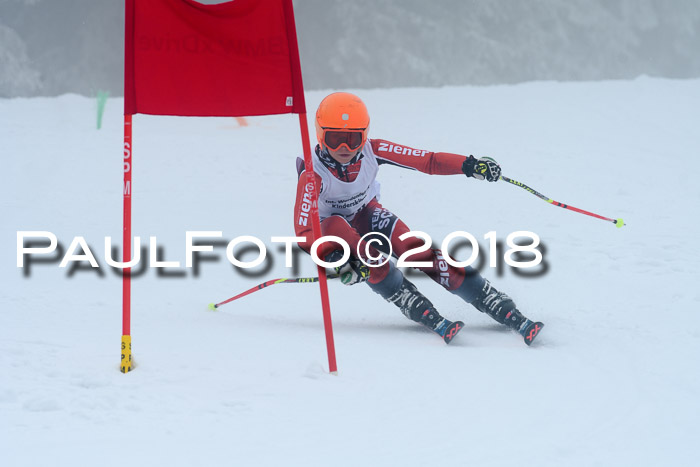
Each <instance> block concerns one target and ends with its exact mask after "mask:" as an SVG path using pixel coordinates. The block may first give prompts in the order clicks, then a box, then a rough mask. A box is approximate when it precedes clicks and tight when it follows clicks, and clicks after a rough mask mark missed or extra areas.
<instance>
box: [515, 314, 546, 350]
mask: <svg viewBox="0 0 700 467" xmlns="http://www.w3.org/2000/svg"><path fill="white" fill-rule="evenodd" d="M543 327H544V323H542V322H540V321H536V322H535V321H530V320H527V322H525V325H524V326H523V327H522V328H521V329H520V335H522V336H523V340H524V341H525V343H526V344H527V345H531V344H532V342H533V341H534V340H535V338H536V337H537V335H538V334H539V333H540V331H541V330H542V328H543Z"/></svg>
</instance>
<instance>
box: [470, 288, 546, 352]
mask: <svg viewBox="0 0 700 467" xmlns="http://www.w3.org/2000/svg"><path fill="white" fill-rule="evenodd" d="M472 305H474V306H475V307H476V309H477V310H479V311H481V312H482V313H486V314H487V315H489V316H490V317H491V318H493V319H495V320H496V321H498V322H499V323H501V324H505V325H506V326H507V327H508V328H510V329H513V330H514V331H518V332H519V333H520V335H521V336H523V339H524V340H525V343H526V344H527V345H530V344H532V342H533V341H534V340H535V337H537V335H538V334H539V332H540V331H541V330H542V328H543V327H544V324H543V323H541V322H539V321H537V322H534V321H531V320H529V319H527V318H526V317H525V316H523V314H522V313H520V311H519V310H518V309H517V308H516V306H515V303H513V300H512V299H511V298H510V297H509V296H508V295H506V294H504V293H503V292H499V291H498V290H496V288H495V287H494V286H492V285H491V283H490V282H489V281H487V280H485V279H484V287H483V289H481V292H480V293H479V295H478V296H477V298H476V300H474V302H473V303H472Z"/></svg>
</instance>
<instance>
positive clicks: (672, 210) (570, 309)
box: [0, 78, 700, 466]
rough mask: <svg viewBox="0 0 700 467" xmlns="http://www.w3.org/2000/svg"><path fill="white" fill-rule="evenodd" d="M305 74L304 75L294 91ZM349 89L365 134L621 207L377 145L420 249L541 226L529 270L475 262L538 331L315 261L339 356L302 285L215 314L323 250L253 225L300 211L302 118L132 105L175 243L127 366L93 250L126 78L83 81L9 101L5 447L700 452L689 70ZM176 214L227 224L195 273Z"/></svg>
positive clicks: (290, 452) (698, 117)
mask: <svg viewBox="0 0 700 467" xmlns="http://www.w3.org/2000/svg"><path fill="white" fill-rule="evenodd" d="M324 95H325V93H322V92H313V93H309V94H308V95H307V106H308V109H309V110H310V115H313V112H314V110H315V108H316V106H317V105H318V103H319V101H320V100H321V99H322V98H323V96H324ZM360 95H361V97H362V98H363V99H365V101H366V103H367V105H368V107H369V109H370V112H371V116H372V128H371V135H372V136H374V137H378V138H384V139H388V140H392V141H395V142H397V143H400V144H401V143H402V144H406V145H410V146H414V147H419V148H424V149H429V150H437V151H449V152H457V153H462V154H475V155H479V156H484V155H488V156H491V157H494V158H495V159H496V160H498V161H499V162H500V164H501V165H502V167H503V172H504V174H505V175H507V176H509V177H511V178H514V179H516V180H519V181H521V182H523V183H526V184H528V185H530V186H532V187H533V188H534V189H536V190H538V191H540V192H542V193H543V194H545V195H547V196H549V197H551V198H554V199H555V200H557V201H561V202H564V203H570V204H572V205H573V206H576V207H580V208H583V209H587V210H591V211H594V212H598V213H600V214H602V215H605V216H607V217H621V218H623V219H624V220H625V222H626V223H627V225H626V226H625V227H623V228H621V229H617V228H615V226H614V225H613V224H611V223H607V222H604V221H601V220H598V219H594V218H592V217H588V216H584V215H581V214H576V213H573V212H571V211H567V210H564V209H561V208H558V207H554V206H551V205H549V204H547V203H544V202H543V201H541V200H539V199H538V198H537V197H535V196H533V195H531V194H529V193H527V192H526V191H525V190H522V189H520V188H517V187H514V186H512V185H509V184H506V183H504V182H500V183H487V182H480V181H477V180H473V179H467V178H465V177H462V176H449V177H439V176H428V175H425V174H421V173H416V172H410V171H407V170H403V169H400V168H397V167H386V166H383V167H381V169H380V174H379V179H380V182H381V184H382V203H383V204H384V205H385V206H386V207H388V208H389V209H391V210H392V211H394V212H395V213H396V214H398V215H399V216H400V217H401V218H402V219H403V220H404V221H405V222H406V223H407V224H408V225H409V227H411V228H412V229H414V230H422V231H425V232H427V233H429V234H430V235H431V236H432V238H433V239H434V240H435V242H436V244H437V245H439V243H440V242H441V241H442V239H443V238H444V237H445V236H446V235H447V234H448V233H450V232H453V231H455V230H464V231H468V232H470V233H472V234H473V235H475V236H476V237H477V239H480V244H481V246H482V252H481V255H482V256H483V257H484V258H485V259H488V258H487V255H488V253H489V250H488V242H487V241H485V240H483V236H484V235H485V234H486V233H487V232H489V231H496V232H497V237H498V239H499V240H501V241H505V238H506V237H507V235H508V234H509V233H511V232H514V231H519V230H529V231H532V232H535V233H537V234H538V235H539V236H540V237H541V239H542V243H543V244H544V246H545V247H546V249H545V253H544V259H545V261H546V263H547V265H548V268H547V270H546V272H545V273H544V274H539V275H536V276H535V277H530V278H526V277H522V276H521V275H517V274H515V273H514V272H513V270H512V269H510V268H508V267H506V268H503V270H502V271H501V274H500V275H499V271H498V270H497V269H495V268H490V267H488V266H485V267H483V268H482V273H483V274H484V276H486V277H487V278H489V279H491V280H492V282H493V283H494V284H495V285H496V286H497V287H498V288H500V289H502V290H504V291H506V292H507V293H508V294H509V295H511V296H512V297H513V298H514V299H515V301H516V303H517V304H518V305H519V307H520V309H521V310H522V311H523V312H524V313H525V314H526V315H528V316H529V317H531V318H534V319H538V320H542V321H544V322H545V323H546V325H547V326H546V328H545V329H544V331H543V332H542V333H541V335H540V337H539V341H538V342H537V343H536V345H533V346H532V347H527V346H525V345H524V344H523V342H522V339H521V338H520V336H518V335H516V334H513V333H511V332H509V331H506V330H504V329H503V328H502V327H501V326H500V325H498V324H496V323H495V322H494V321H492V320H491V319H490V318H489V317H487V316H485V315H483V314H481V313H479V312H478V311H476V310H474V309H473V308H472V307H471V306H469V305H466V304H464V303H463V302H461V301H460V300H459V299H458V298H456V297H455V296H452V295H451V294H449V293H447V292H445V291H444V290H442V289H441V287H440V286H438V285H437V284H435V283H433V282H432V281H430V280H429V279H423V278H420V277H417V276H412V277H413V280H414V281H415V283H416V284H417V285H418V286H419V288H420V289H421V290H422V291H423V292H424V293H425V294H426V295H427V296H428V297H429V298H430V299H431V300H432V301H433V302H434V303H435V305H436V307H437V308H438V310H440V312H441V313H442V314H444V315H445V316H447V317H449V318H452V319H462V320H464V321H465V323H466V328H465V330H464V331H463V332H462V333H461V334H460V335H459V336H458V337H457V338H456V339H455V340H454V341H453V343H452V344H450V345H449V346H446V345H445V344H444V343H443V342H442V341H441V339H440V338H438V337H437V336H435V335H434V334H432V333H430V332H428V331H426V330H424V329H422V328H421V327H420V326H418V325H416V324H415V323H412V322H410V321H408V320H407V319H406V318H404V317H403V316H402V315H401V314H400V312H399V311H398V310H397V309H396V308H395V307H394V306H393V305H391V304H388V303H386V302H385V301H383V300H382V299H380V298H379V296H377V295H375V294H374V293H372V291H371V290H370V289H369V288H368V287H366V286H365V285H356V286H353V287H345V286H343V285H341V284H339V283H336V282H331V283H330V285H329V287H330V295H331V307H332V313H333V325H334V330H335V343H336V351H337V356H338V367H339V374H338V375H337V376H334V375H330V374H328V361H327V357H326V348H325V339H324V332H323V324H322V317H321V308H320V300H319V292H318V290H319V289H318V285H317V284H291V285H275V286H273V287H269V288H266V289H264V290H260V291H258V292H256V293H254V294H252V295H249V296H247V297H245V298H243V299H240V300H238V301H236V302H233V303H230V304H228V305H225V306H223V307H221V309H220V310H219V311H217V312H210V311H207V304H208V303H210V302H216V301H221V300H224V299H226V298H228V297H230V296H233V295H235V294H237V293H239V292H241V291H243V290H246V289H248V288H250V287H252V286H254V285H256V284H257V283H260V282H262V281H265V280H268V279H273V278H277V277H290V276H308V275H314V274H315V267H314V265H313V264H312V263H311V260H310V259H309V258H308V257H307V256H305V255H299V257H298V259H297V264H298V265H299V267H298V268H297V270H294V271H292V270H290V269H288V268H285V266H284V254H283V253H282V252H281V251H280V250H279V245H275V244H272V243H271V242H270V238H271V237H272V236H283V235H293V222H294V220H293V217H292V208H293V204H294V193H295V186H296V171H295V167H294V161H295V158H296V157H297V156H298V155H301V143H300V137H299V130H298V121H297V117H296V116H292V115H284V116H272V117H260V118H251V119H248V123H249V125H248V126H245V127H243V126H240V125H238V124H237V123H236V121H235V120H234V119H206V118H175V117H152V116H142V115H138V116H136V117H135V118H134V150H133V170H134V172H133V203H134V217H133V219H134V221H133V225H134V235H138V236H140V237H141V239H142V241H143V243H144V244H146V245H147V244H148V237H150V236H156V237H157V239H158V246H159V247H161V248H162V251H161V254H160V256H159V259H161V260H167V261H179V262H180V264H181V266H180V267H179V268H167V269H165V270H164V272H165V275H166V276H167V277H164V276H163V275H159V274H158V272H157V271H156V269H153V268H148V267H146V268H145V270H144V272H143V274H141V275H140V276H138V277H137V278H135V279H134V281H133V307H132V308H133V319H132V336H133V349H134V358H135V361H136V365H137V366H136V368H135V370H134V371H132V372H131V373H129V374H126V375H124V374H122V373H120V372H119V371H118V370H117V368H118V364H119V355H120V351H119V343H120V336H121V281H120V278H119V276H118V275H116V274H114V272H113V271H112V270H110V269H109V268H108V267H107V264H106V261H105V258H104V253H105V251H104V249H105V246H104V242H105V237H107V236H111V237H112V239H113V242H114V244H115V245H116V246H118V247H120V245H121V232H122V176H123V174H122V149H121V148H122V118H121V110H122V101H121V100H119V99H113V100H110V101H109V102H108V103H107V110H106V114H105V118H104V126H103V128H102V129H101V130H99V131H98V130H96V128H95V114H96V103H95V102H94V101H93V100H90V99H87V98H83V97H78V96H74V95H66V96H61V97H58V98H34V99H11V100H0V120H1V122H0V142H1V143H0V153H1V154H2V166H3V169H4V171H3V175H4V176H3V183H2V184H0V190H2V192H1V194H2V196H1V197H0V209H1V214H2V232H1V237H0V240H2V246H1V248H0V252H1V254H2V257H1V258H0V260H1V264H2V269H1V272H0V274H1V275H0V279H1V280H2V287H1V289H0V299H1V311H0V375H1V376H0V451H1V452H2V453H3V461H2V463H3V465H7V466H25V465H28V466H43V465H101V466H109V465H129V466H131V465H133V466H137V465H138V466H140V465H169V466H185V465H304V466H306V465H342V466H356V465H402V466H413V465H441V464H449V465H474V466H476V465H478V466H502V465H527V464H531V463H532V464H536V465H538V466H562V465H566V466H591V465H616V466H618V465H635V466H661V465H674V466H689V465H695V463H694V460H695V458H696V454H695V453H694V445H695V444H696V443H697V439H698V435H699V433H698V431H699V430H698V424H697V420H698V418H699V417H700V409H699V402H698V401H699V400H700V397H699V396H700V382H699V381H698V356H699V355H700V317H699V316H700V315H699V313H698V308H699V307H700V291H699V290H698V284H699V283H700V281H699V279H700V274H699V273H698V266H697V265H698V261H699V260H700V254H699V250H698V246H697V238H698V228H699V227H700V222H699V221H698V205H699V203H700V188H699V187H700V185H699V184H698V181H697V177H698V174H699V172H700V157H698V154H700V138H699V137H698V122H700V81H698V80H692V81H672V80H662V79H648V78H641V79H637V80H635V81H621V82H599V83H570V84H564V83H555V82H537V83H530V84H523V85H517V86H493V87H459V88H442V89H394V90H381V91H379V90H377V91H362V92H361V93H360ZM312 140H313V136H312ZM19 230H40V231H44V230H46V231H51V232H53V233H55V234H56V235H57V237H58V241H59V243H60V244H61V246H62V247H63V249H64V251H65V250H66V249H67V248H68V247H69V245H70V243H71V241H72V239H73V237H75V236H83V237H85V240H86V242H87V243H88V244H89V246H90V249H91V251H92V253H93V254H94V255H95V257H96V260H97V261H98V263H99V264H100V268H99V269H92V268H89V267H85V266H86V265H87V264H88V263H87V262H83V263H82V266H83V267H81V268H80V269H77V270H76V269H74V270H72V273H71V267H70V264H69V266H68V267H66V268H60V267H59V260H60V257H58V256H56V255H55V254H52V255H48V258H49V259H50V261H48V262H44V263H37V262H34V263H32V264H31V267H30V269H29V271H27V268H26V266H25V268H23V269H20V268H18V267H17V266H16V256H17V247H16V242H17V231H19ZM195 230H196V231H222V232H223V238H222V239H220V240H221V241H223V242H224V243H223V246H222V244H221V243H220V244H217V246H216V248H215V250H214V252H213V253H208V254H206V255H203V258H204V259H205V261H201V262H200V263H199V268H198V270H197V271H195V270H194V268H185V267H184V262H185V232H186V231H195ZM241 235H253V236H256V237H258V238H260V239H262V240H263V241H264V242H265V243H266V244H267V245H268V247H269V251H268V258H270V259H269V260H268V261H271V262H272V265H271V267H270V268H269V270H266V271H262V273H261V272H260V269H261V268H257V269H255V270H253V271H257V272H258V274H257V275H256V276H255V277H249V276H245V275H243V274H241V272H240V270H236V269H234V268H233V267H232V266H231V264H229V262H228V261H227V259H226V256H225V242H227V241H228V240H231V239H233V238H235V237H237V236H241ZM204 241H205V242H206V241H207V240H206V239H205V240H204ZM236 251H237V252H239V253H241V252H240V251H239V250H236ZM461 254H462V255H464V256H466V250H462V251H461ZM145 255H146V256H145V258H142V265H143V264H146V266H147V261H148V250H146V251H145ZM255 256H256V254H255V253H254V252H248V253H246V254H245V255H244V254H242V253H241V259H244V260H248V261H250V260H252V259H254V258H255ZM32 258H34V259H38V258H39V256H38V255H33V256H32ZM487 264H488V262H487ZM536 271H541V267H540V268H536Z"/></svg>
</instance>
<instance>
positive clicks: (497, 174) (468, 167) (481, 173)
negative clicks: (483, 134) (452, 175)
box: [462, 156, 501, 182]
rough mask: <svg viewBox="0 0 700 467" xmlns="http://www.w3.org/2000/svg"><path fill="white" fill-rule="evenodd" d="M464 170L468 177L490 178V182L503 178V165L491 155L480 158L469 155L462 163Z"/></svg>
mask: <svg viewBox="0 0 700 467" xmlns="http://www.w3.org/2000/svg"><path fill="white" fill-rule="evenodd" d="M462 172H464V175H466V176H467V177H472V178H476V179H477V180H488V181H489V182H497V181H498V179H499V178H501V166H500V165H498V162H496V161H495V160H493V159H491V158H490V157H482V158H480V159H477V158H475V157H474V156H469V157H467V159H466V160H465V161H464V163H463V164H462Z"/></svg>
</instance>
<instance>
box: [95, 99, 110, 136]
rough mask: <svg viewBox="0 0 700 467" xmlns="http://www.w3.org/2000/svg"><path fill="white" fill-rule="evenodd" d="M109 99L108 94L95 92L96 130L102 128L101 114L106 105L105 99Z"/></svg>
mask: <svg viewBox="0 0 700 467" xmlns="http://www.w3.org/2000/svg"><path fill="white" fill-rule="evenodd" d="M108 97H109V92H107V91H98V92H97V129H98V130H99V129H100V128H102V114H103V113H104V111H105V105H106V104H107V98H108Z"/></svg>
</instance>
